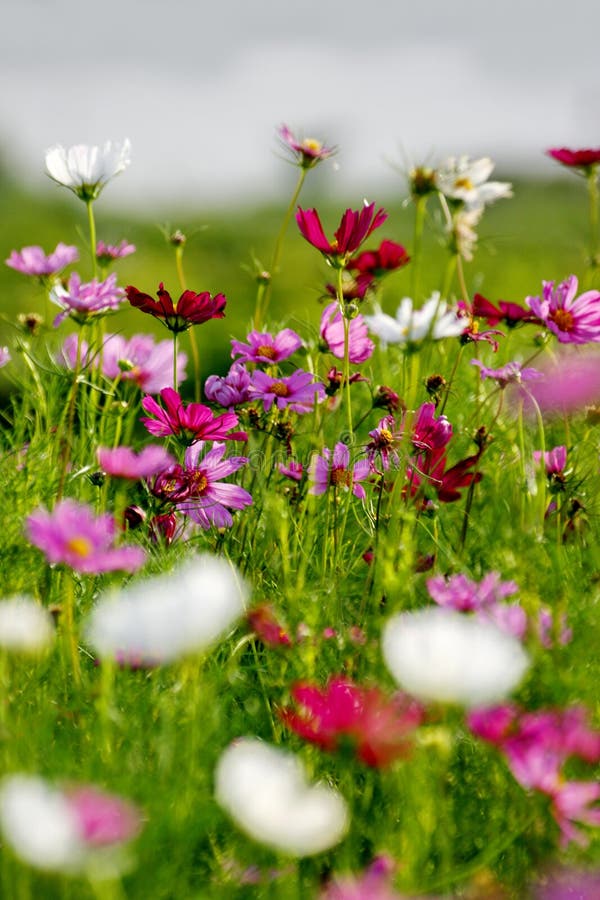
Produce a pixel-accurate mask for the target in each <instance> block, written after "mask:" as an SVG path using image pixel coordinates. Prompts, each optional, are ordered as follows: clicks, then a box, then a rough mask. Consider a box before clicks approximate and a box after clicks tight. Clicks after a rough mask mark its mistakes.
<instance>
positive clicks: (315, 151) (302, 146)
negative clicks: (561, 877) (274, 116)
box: [278, 125, 335, 169]
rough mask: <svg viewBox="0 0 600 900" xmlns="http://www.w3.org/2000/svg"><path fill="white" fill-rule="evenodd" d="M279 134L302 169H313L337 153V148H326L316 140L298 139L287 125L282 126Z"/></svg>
mask: <svg viewBox="0 0 600 900" xmlns="http://www.w3.org/2000/svg"><path fill="white" fill-rule="evenodd" d="M278 133H279V137H280V138H281V140H282V141H283V143H284V144H285V146H286V147H288V148H289V149H290V150H292V151H293V153H294V157H295V161H296V163H297V165H299V166H300V168H302V169H312V168H313V167H314V166H316V165H317V164H318V163H320V162H322V161H323V160H324V159H328V158H329V157H330V156H333V154H334V153H335V147H326V146H325V145H324V144H322V143H321V141H317V140H315V138H302V139H299V138H297V137H296V136H295V135H294V134H293V133H292V131H290V129H289V128H288V126H287V125H281V126H280V127H279V131H278Z"/></svg>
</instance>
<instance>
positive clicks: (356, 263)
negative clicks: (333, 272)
mask: <svg viewBox="0 0 600 900" xmlns="http://www.w3.org/2000/svg"><path fill="white" fill-rule="evenodd" d="M409 262H410V256H409V255H408V253H407V252H406V248H405V247H403V246H402V244H397V243H396V242H395V241H382V242H381V244H380V245H379V247H378V249H377V250H364V251H363V252H362V253H361V254H359V256H354V257H352V259H351V260H350V261H349V262H348V268H349V269H350V271H351V272H358V273H359V274H360V275H368V276H370V277H371V278H381V276H382V275H386V274H387V273H388V272H394V271H395V270H396V269H400V268H401V267H402V266H405V265H407V263H409Z"/></svg>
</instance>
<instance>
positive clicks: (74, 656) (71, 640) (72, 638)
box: [63, 571, 81, 685]
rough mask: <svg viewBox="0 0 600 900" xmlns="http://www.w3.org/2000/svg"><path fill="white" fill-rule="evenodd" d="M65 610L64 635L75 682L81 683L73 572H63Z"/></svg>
mask: <svg viewBox="0 0 600 900" xmlns="http://www.w3.org/2000/svg"><path fill="white" fill-rule="evenodd" d="M63 592H64V601H63V612H64V636H65V641H66V645H67V649H68V653H69V656H70V658H71V666H72V669H73V679H74V681H75V684H77V685H79V684H81V668H80V665H79V650H78V647H77V636H76V634H75V616H74V606H75V584H74V582H73V575H72V573H71V572H68V571H65V572H64V573H63Z"/></svg>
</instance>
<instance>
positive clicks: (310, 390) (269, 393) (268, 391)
mask: <svg viewBox="0 0 600 900" xmlns="http://www.w3.org/2000/svg"><path fill="white" fill-rule="evenodd" d="M313 378H314V375H313V374H312V373H311V372H304V371H303V370H302V369H296V371H295V372H293V373H292V375H288V376H287V377H285V378H284V377H281V378H272V377H271V376H270V375H266V374H265V373H264V372H261V371H260V370H258V369H257V370H256V372H253V374H252V381H251V384H250V396H251V398H254V397H256V398H257V399H258V400H262V401H263V404H264V408H265V412H269V410H270V409H271V407H272V406H273V403H275V404H276V406H277V409H286V407H288V406H289V408H290V409H292V410H293V411H294V412H297V413H309V412H312V411H313V409H314V405H315V401H316V402H317V403H320V402H321V401H322V400H324V399H325V388H324V387H323V385H322V384H320V383H314V382H313Z"/></svg>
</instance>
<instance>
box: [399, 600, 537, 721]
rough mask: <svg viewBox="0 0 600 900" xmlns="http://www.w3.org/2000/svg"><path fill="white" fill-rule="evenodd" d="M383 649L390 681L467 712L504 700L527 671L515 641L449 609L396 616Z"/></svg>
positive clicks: (523, 657)
mask: <svg viewBox="0 0 600 900" xmlns="http://www.w3.org/2000/svg"><path fill="white" fill-rule="evenodd" d="M382 649H383V656H384V659H385V662H386V664H387V666H388V668H389V670H390V671H391V673H392V675H393V676H394V678H395V679H396V681H397V682H398V683H399V684H400V686H401V687H403V688H404V689H405V690H406V691H408V692H409V693H410V694H413V695H414V696H415V697H418V698H419V699H420V700H436V701H441V702H447V703H460V704H462V705H464V706H468V707H474V706H487V705H490V704H492V703H497V702H498V701H500V700H502V699H504V698H505V697H506V696H507V695H508V694H510V692H511V691H512V690H513V689H514V688H515V687H517V685H518V684H519V682H520V681H521V679H522V678H523V676H524V674H525V672H526V671H527V668H528V666H529V657H528V656H527V654H526V652H525V650H524V649H523V647H522V646H521V644H520V642H519V641H518V640H517V639H516V638H515V637H513V636H511V635H509V634H506V633H505V632H503V631H500V629H499V628H497V627H496V626H495V625H493V624H492V623H490V622H481V621H479V620H477V619H473V618H469V617H467V616H465V615H463V614H462V613H459V612H456V611H454V610H449V609H439V608H427V609H422V610H419V611H418V612H409V613H402V614H400V615H397V616H393V617H392V618H391V619H390V620H389V621H388V622H387V624H386V626H385V628H384V632H383V641H382Z"/></svg>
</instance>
